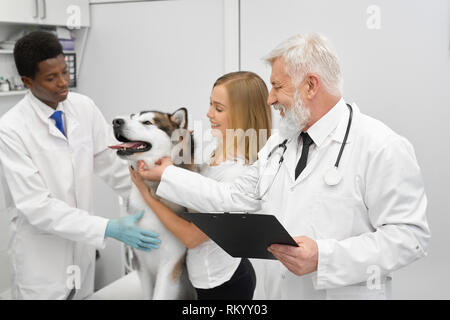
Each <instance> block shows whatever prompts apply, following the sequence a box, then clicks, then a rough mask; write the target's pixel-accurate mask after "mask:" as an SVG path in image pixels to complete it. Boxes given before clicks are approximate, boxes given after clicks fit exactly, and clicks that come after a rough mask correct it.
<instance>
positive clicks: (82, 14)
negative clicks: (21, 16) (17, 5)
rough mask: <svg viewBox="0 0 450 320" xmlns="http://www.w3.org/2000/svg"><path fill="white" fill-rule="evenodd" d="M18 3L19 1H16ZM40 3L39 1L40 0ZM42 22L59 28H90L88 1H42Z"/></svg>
mask: <svg viewBox="0 0 450 320" xmlns="http://www.w3.org/2000/svg"><path fill="white" fill-rule="evenodd" d="M16 1H17V0H16ZM38 1H39V0H38ZM40 1H41V2H42V3H43V5H44V6H43V7H41V8H40V9H42V10H41V11H40V14H41V15H40V22H41V23H42V24H46V25H57V26H73V25H76V26H79V27H87V26H89V1H88V0H40Z"/></svg>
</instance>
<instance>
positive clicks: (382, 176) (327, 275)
mask: <svg viewBox="0 0 450 320" xmlns="http://www.w3.org/2000/svg"><path fill="white" fill-rule="evenodd" d="M363 179H365V181H366V182H365V188H366V192H365V203H366V206H367V208H368V214H369V219H370V222H371V224H372V226H373V227H374V230H375V231H374V232H369V233H364V234H361V235H358V236H355V237H351V238H348V239H345V240H342V241H337V240H334V239H323V240H317V244H318V248H319V260H318V270H317V272H316V274H315V275H314V276H313V283H314V286H315V288H316V289H329V288H335V287H340V286H347V285H351V284H355V283H360V282H367V281H368V280H371V279H372V277H376V276H377V275H378V274H379V275H380V276H384V275H387V274H389V273H390V272H392V271H394V270H397V269H399V268H401V267H403V266H406V265H408V264H409V263H412V262H413V261H415V260H417V259H419V258H421V257H423V256H425V255H426V248H427V244H428V240H429V238H430V231H429V228H428V223H427V219H426V215H425V213H426V206H427V199H426V196H425V191H424V184H423V181H422V177H421V173H420V168H419V166H418V164H417V160H416V158H415V155H414V150H413V147H412V146H411V144H410V143H409V142H408V141H407V140H406V139H404V138H401V137H398V138H396V139H395V140H393V141H390V142H389V143H388V144H387V145H386V146H385V147H383V148H382V149H381V150H380V151H379V152H377V153H376V154H375V155H374V156H373V157H372V159H371V161H370V163H369V165H368V167H367V171H366V176H365V177H363Z"/></svg>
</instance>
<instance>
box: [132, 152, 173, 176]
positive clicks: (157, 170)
mask: <svg viewBox="0 0 450 320" xmlns="http://www.w3.org/2000/svg"><path fill="white" fill-rule="evenodd" d="M170 165H173V161H172V159H170V158H169V157H166V158H161V159H159V160H158V161H156V162H155V166H154V167H153V168H151V169H149V168H148V167H147V166H146V164H145V162H144V161H142V160H139V161H138V168H137V171H138V173H139V175H140V176H141V177H142V178H144V179H145V180H149V181H160V180H161V176H162V175H163V173H164V170H166V168H167V167H168V166H170Z"/></svg>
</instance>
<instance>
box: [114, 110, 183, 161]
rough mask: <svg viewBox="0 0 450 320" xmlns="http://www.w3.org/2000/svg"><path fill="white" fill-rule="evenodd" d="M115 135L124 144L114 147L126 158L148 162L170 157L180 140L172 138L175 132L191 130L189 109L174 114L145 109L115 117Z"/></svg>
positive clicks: (118, 153) (121, 156)
mask: <svg viewBox="0 0 450 320" xmlns="http://www.w3.org/2000/svg"><path fill="white" fill-rule="evenodd" d="M113 128H114V135H115V137H116V139H117V140H119V141H120V142H122V143H121V144H118V145H115V146H110V147H109V148H111V149H116V150H117V155H118V156H119V157H120V158H122V159H125V160H129V161H134V162H135V161H138V160H144V161H145V162H146V163H147V164H148V165H153V164H154V162H155V161H156V160H158V159H160V158H162V157H170V156H171V153H172V148H173V147H174V145H175V143H177V142H178V141H172V139H171V138H172V136H173V134H174V132H175V131H176V130H177V129H178V130H179V129H184V130H183V131H186V129H187V110H186V109H185V108H180V109H178V110H177V111H175V112H174V113H172V114H170V113H164V112H159V111H142V112H140V113H138V114H131V115H129V116H121V117H117V118H115V119H114V120H113Z"/></svg>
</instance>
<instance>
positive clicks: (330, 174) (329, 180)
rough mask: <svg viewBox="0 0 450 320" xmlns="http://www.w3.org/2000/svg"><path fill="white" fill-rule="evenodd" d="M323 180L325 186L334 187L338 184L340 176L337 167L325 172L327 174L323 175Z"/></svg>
mask: <svg viewBox="0 0 450 320" xmlns="http://www.w3.org/2000/svg"><path fill="white" fill-rule="evenodd" d="M324 180H325V183H326V184H327V185H329V186H335V185H337V184H339V182H341V180H342V176H341V174H340V173H339V171H338V168H337V167H332V168H330V169H328V170H327V173H326V174H325V177H324Z"/></svg>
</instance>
